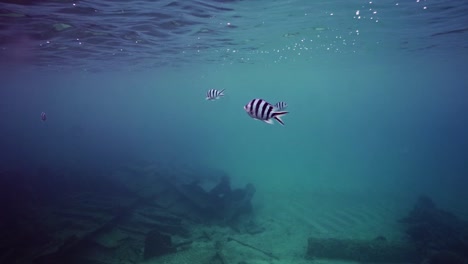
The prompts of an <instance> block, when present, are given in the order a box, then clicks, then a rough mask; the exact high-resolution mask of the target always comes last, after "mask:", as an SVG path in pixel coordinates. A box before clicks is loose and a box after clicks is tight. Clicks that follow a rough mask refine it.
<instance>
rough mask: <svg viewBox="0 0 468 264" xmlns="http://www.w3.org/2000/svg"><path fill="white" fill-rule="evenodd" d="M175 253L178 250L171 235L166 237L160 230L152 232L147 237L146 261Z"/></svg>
mask: <svg viewBox="0 0 468 264" xmlns="http://www.w3.org/2000/svg"><path fill="white" fill-rule="evenodd" d="M175 251H176V249H175V248H174V246H173V245H172V240H171V237H170V236H169V235H164V234H162V233H161V232H159V231H158V230H152V231H150V232H149V233H148V235H146V239H145V251H144V256H143V258H144V259H149V258H152V257H158V256H162V255H165V254H169V253H173V252H175Z"/></svg>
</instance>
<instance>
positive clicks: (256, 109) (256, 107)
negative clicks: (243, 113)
mask: <svg viewBox="0 0 468 264" xmlns="http://www.w3.org/2000/svg"><path fill="white" fill-rule="evenodd" d="M260 103H261V101H260V100H258V99H255V100H253V110H252V113H253V115H254V116H255V117H257V118H258V117H259V116H258V114H259V112H260Z"/></svg>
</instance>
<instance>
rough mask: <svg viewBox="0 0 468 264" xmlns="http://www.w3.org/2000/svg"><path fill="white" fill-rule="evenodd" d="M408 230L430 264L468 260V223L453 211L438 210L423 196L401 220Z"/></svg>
mask: <svg viewBox="0 0 468 264" xmlns="http://www.w3.org/2000/svg"><path fill="white" fill-rule="evenodd" d="M401 222H402V223H404V224H405V225H406V233H407V234H408V236H409V237H410V239H411V241H412V242H413V243H414V244H415V246H416V247H417V249H418V251H419V254H420V256H421V258H422V259H426V262H427V263H464V262H459V261H460V260H463V261H467V260H468V224H467V223H466V222H464V221H462V220H461V219H459V218H457V217H456V216H455V215H454V214H452V213H450V212H447V211H444V210H441V209H438V208H437V207H436V206H435V204H434V202H433V201H432V200H431V199H430V198H428V197H426V196H421V197H420V198H419V199H418V201H417V202H416V204H415V206H414V208H413V210H412V211H411V212H410V213H409V214H408V216H407V217H405V218H403V219H402V220H401Z"/></svg>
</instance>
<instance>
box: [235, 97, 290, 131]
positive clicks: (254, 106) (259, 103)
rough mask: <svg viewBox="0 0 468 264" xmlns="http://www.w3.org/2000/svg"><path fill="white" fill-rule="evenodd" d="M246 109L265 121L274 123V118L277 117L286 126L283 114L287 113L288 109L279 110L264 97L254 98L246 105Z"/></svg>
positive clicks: (254, 116) (256, 117) (255, 117)
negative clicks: (282, 117) (282, 118)
mask: <svg viewBox="0 0 468 264" xmlns="http://www.w3.org/2000/svg"><path fill="white" fill-rule="evenodd" d="M244 110H245V111H246V112H247V114H248V115H249V116H250V117H252V118H254V119H258V120H262V121H263V122H265V123H268V124H270V125H271V124H273V120H272V119H276V121H278V122H279V123H280V124H281V125H283V126H284V123H283V120H281V116H282V115H285V114H287V113H288V112H286V111H277V110H275V107H274V106H273V105H271V104H270V103H268V102H267V101H265V100H263V99H253V100H252V101H250V102H249V103H248V104H246V105H245V106H244Z"/></svg>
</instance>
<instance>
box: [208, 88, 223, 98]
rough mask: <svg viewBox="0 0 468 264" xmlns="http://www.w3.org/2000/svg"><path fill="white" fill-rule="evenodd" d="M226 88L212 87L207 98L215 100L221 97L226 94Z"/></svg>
mask: <svg viewBox="0 0 468 264" xmlns="http://www.w3.org/2000/svg"><path fill="white" fill-rule="evenodd" d="M224 90H225V89H223V90H221V91H218V90H216V89H210V90H208V92H206V100H215V99H219V98H221V96H224Z"/></svg>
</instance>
